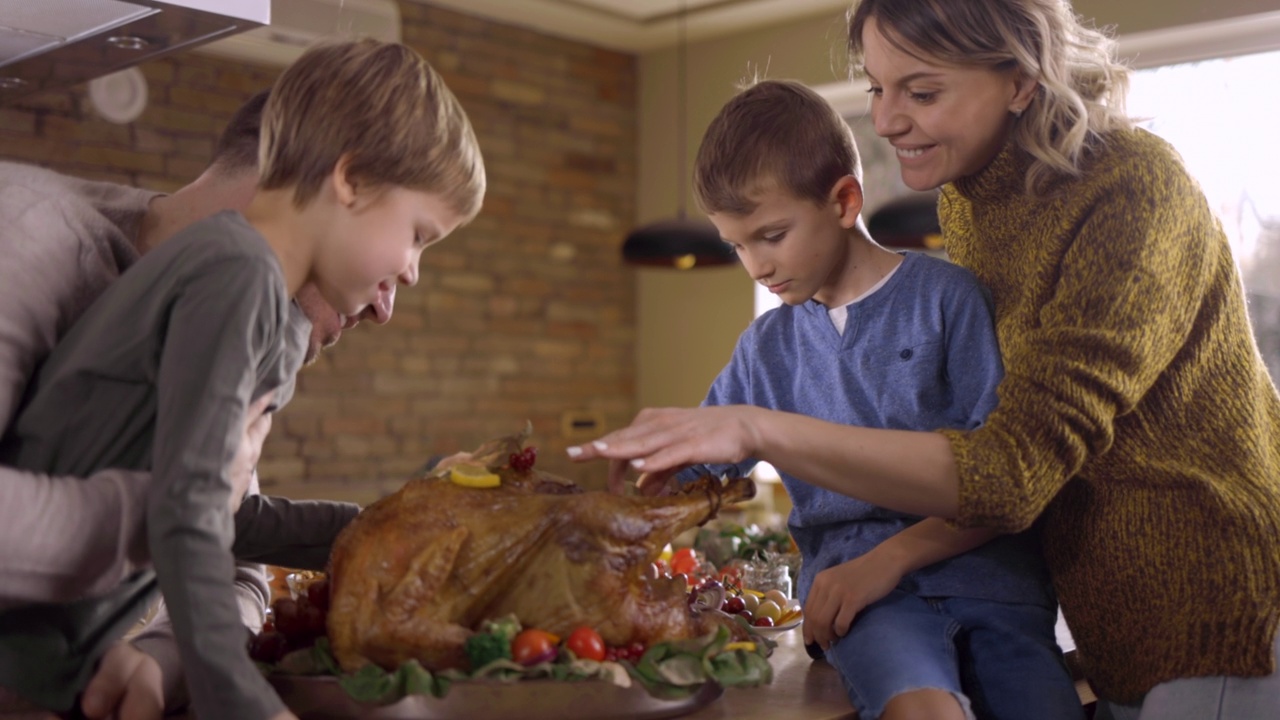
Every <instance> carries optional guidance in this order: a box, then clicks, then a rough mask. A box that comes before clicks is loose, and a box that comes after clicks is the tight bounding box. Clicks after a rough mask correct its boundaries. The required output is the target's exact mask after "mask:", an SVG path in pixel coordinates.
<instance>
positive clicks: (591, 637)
mask: <svg viewBox="0 0 1280 720" xmlns="http://www.w3.org/2000/svg"><path fill="white" fill-rule="evenodd" d="M564 644H565V645H566V646H568V648H569V649H570V650H572V651H573V654H574V655H577V656H578V657H580V658H584V659H587V660H596V661H600V660H604V639H603V638H601V637H600V633H598V632H596V631H595V630H594V629H592V628H589V627H586V626H585V625H584V626H583V627H580V628H578V629H577V630H574V631H573V632H571V633H569V639H568V640H566V641H565V643H564Z"/></svg>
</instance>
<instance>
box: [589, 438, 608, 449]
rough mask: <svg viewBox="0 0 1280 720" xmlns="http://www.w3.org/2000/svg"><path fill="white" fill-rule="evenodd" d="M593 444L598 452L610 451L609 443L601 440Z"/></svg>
mask: <svg viewBox="0 0 1280 720" xmlns="http://www.w3.org/2000/svg"><path fill="white" fill-rule="evenodd" d="M591 444H592V445H593V446H595V449H597V450H608V449H609V443H607V442H603V441H600V440H596V441H594V442H592V443H591Z"/></svg>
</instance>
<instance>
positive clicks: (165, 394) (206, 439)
mask: <svg viewBox="0 0 1280 720" xmlns="http://www.w3.org/2000/svg"><path fill="white" fill-rule="evenodd" d="M272 288H278V293H273V292H271V290H272ZM283 295H284V292H283V287H282V278H281V277H280V276H279V270H278V268H274V267H270V266H269V265H268V263H266V262H264V261H259V262H256V263H252V264H249V266H248V267H246V263H243V262H229V261H228V262H218V263H214V264H210V265H208V266H207V267H206V268H204V269H203V271H202V272H201V273H200V274H198V275H196V276H195V277H194V278H193V279H192V280H191V281H190V284H189V285H188V286H187V287H186V288H184V290H183V291H182V292H181V294H180V295H179V296H178V297H177V299H176V301H175V304H174V306H173V308H172V311H171V313H170V315H169V321H168V326H167V328H166V336H165V341H164V350H163V354H162V357H161V361H160V366H159V377H158V378H157V388H158V403H157V416H156V432H155V444H154V450H153V455H152V462H153V466H152V482H153V484H154V486H153V488H152V492H151V493H150V494H149V497H148V504H147V530H148V541H149V545H150V547H151V551H152V559H153V561H154V564H155V569H156V575H157V578H158V579H159V582H160V589H161V591H162V593H163V595H164V597H165V602H166V603H167V604H168V607H169V612H170V616H171V618H172V622H173V627H174V630H175V634H176V636H177V639H178V648H179V651H180V654H181V658H182V663H183V666H184V667H185V668H186V675H187V686H188V689H189V691H190V693H191V699H192V701H193V704H194V706H195V709H196V711H197V713H198V714H200V715H201V716H203V717H234V718H243V719H244V720H258V719H260V718H270V717H272V716H274V715H276V714H277V713H279V712H281V711H283V710H284V705H283V704H282V703H281V702H280V699H279V698H278V697H277V696H276V695H275V693H274V692H273V691H272V690H271V688H270V686H269V685H268V684H267V682H266V680H265V679H263V677H262V676H261V674H259V673H258V671H257V669H256V668H255V667H254V665H253V663H252V662H250V660H249V657H248V654H247V653H246V651H245V641H246V635H245V631H244V627H243V626H242V625H241V624H240V617H239V612H238V609H237V604H236V598H235V593H234V592H233V590H232V583H231V580H232V578H233V577H234V573H235V568H234V562H233V559H232V554H231V544H232V535H233V526H232V516H231V510H230V495H231V483H230V481H229V479H228V478H227V476H226V468H227V467H228V466H229V464H230V462H231V459H232V457H233V456H234V454H235V452H236V447H237V445H238V444H239V442H240V438H241V435H242V429H243V424H244V417H245V412H246V409H247V406H248V404H249V403H250V401H251V400H252V399H253V398H252V395H253V393H254V391H255V388H256V387H258V386H259V384H260V382H261V380H262V379H261V378H259V377H258V374H259V370H260V369H261V368H264V367H270V366H271V365H272V364H273V362H275V361H277V360H278V358H273V354H276V355H278V353H279V349H280V347H281V346H282V343H281V335H280V331H281V328H280V325H281V324H282V322H283V320H282V319H283V317H284V315H283V313H284V310H283V305H281V303H283V302H287V301H286V300H285V299H284V297H283ZM277 305H279V307H276V306H277Z"/></svg>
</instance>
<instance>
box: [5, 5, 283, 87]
mask: <svg viewBox="0 0 1280 720" xmlns="http://www.w3.org/2000/svg"><path fill="white" fill-rule="evenodd" d="M270 21H271V0H164V1H163V2H161V1H160V0H0V104H4V103H6V102H11V101H12V100H14V99H16V98H19V97H23V96H26V95H31V94H33V93H38V92H42V91H45V90H50V89H54V88H60V87H66V86H68V85H75V84H77V83H81V82H84V81H86V80H91V79H93V78H95V77H100V76H102V75H107V74H109V73H112V72H115V71H117V70H121V69H123V68H126V67H128V66H130V65H136V64H137V63H140V62H143V61H145V60H154V59H155V58H158V57H161V56H163V55H168V54H169V53H172V52H176V51H178V50H185V49H188V48H191V47H194V46H196V45H201V44H204V43H206V42H209V41H211V40H217V39H219V38H224V37H227V36H229V35H234V34H235V33H238V32H242V31H244V30H249V29H251V28H255V27H258V26H260V25H266V24H268V23H269V22H270Z"/></svg>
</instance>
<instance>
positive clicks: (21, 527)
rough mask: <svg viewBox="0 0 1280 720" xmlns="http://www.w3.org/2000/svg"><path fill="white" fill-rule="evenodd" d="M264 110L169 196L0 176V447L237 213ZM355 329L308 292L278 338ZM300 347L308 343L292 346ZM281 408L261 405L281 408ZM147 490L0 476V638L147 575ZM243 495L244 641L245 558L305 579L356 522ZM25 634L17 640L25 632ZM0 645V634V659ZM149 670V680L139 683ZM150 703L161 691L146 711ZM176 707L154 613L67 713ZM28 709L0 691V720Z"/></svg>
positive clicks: (256, 109)
mask: <svg viewBox="0 0 1280 720" xmlns="http://www.w3.org/2000/svg"><path fill="white" fill-rule="evenodd" d="M266 97H267V93H265V92H262V93H259V94H258V95H256V96H255V97H253V98H251V99H250V100H249V101H247V102H246V103H245V104H244V105H243V106H242V107H241V108H240V110H238V111H237V112H236V114H235V116H234V117H233V118H232V119H231V121H230V122H229V123H228V125H227V127H226V128H225V130H224V131H223V133H222V135H221V136H220V137H219V138H218V141H217V143H216V146H215V151H214V159H213V162H212V163H211V165H210V167H209V168H208V169H207V170H206V171H205V172H204V173H203V174H202V175H201V176H200V177H199V178H197V179H196V180H194V181H193V182H192V183H190V184H189V185H187V186H186V187H183V188H182V189H180V190H178V191H177V192H176V193H174V194H173V195H168V196H163V195H159V194H157V193H154V192H150V191H146V190H140V189H137V188H133V187H128V186H124V185H117V184H113V183H103V182H94V181H88V180H81V179H78V178H74V177H68V176H65V175H60V174H57V173H54V172H51V171H48V170H44V169H42V168H38V167H34V166H30V165H19V164H13V163H0V218H4V220H3V222H2V223H0V225H3V228H4V229H3V232H2V234H0V247H2V249H3V251H4V255H5V257H6V262H5V263H4V265H3V267H0V299H3V305H4V307H5V308H6V310H5V312H4V313H3V314H2V315H0V435H2V434H3V433H4V432H5V431H6V430H7V429H8V427H9V424H10V421H11V420H12V419H14V414H15V412H16V410H17V408H18V405H19V402H20V401H21V399H22V398H23V396H24V394H25V390H26V388H27V386H28V384H29V383H31V381H32V380H33V376H34V374H35V371H36V368H37V367H38V366H39V364H40V363H41V362H43V360H44V359H45V358H46V357H47V356H48V355H49V353H50V352H51V351H52V348H53V346H54V344H55V343H56V342H57V341H59V340H60V339H61V338H62V337H63V336H64V335H65V334H66V333H67V332H68V331H69V329H70V326H71V325H72V324H73V323H74V322H75V321H76V320H77V319H78V318H79V316H80V315H81V314H82V313H83V312H84V310H85V309H86V308H87V306H88V305H89V304H90V303H91V302H92V301H93V300H94V299H96V298H97V297H98V296H99V295H100V294H101V293H102V292H103V291H104V290H105V289H106V287H107V286H108V285H109V284H110V283H112V282H114V281H115V280H116V279H117V277H118V276H119V275H120V273H122V272H124V271H125V270H127V269H128V268H129V267H130V266H131V265H132V264H133V263H134V262H136V261H137V260H138V258H139V257H140V255H141V254H142V253H145V252H147V251H148V250H149V249H153V248H155V247H158V246H160V245H161V244H162V242H163V241H164V240H165V239H167V238H168V237H169V236H170V235H172V233H173V232H175V231H176V230H177V229H181V227H182V226H184V225H186V224H188V223H190V222H192V221H193V220H195V219H198V218H201V217H204V216H207V215H208V214H211V213H213V212H216V211H217V210H220V209H222V208H228V207H245V206H247V205H248V203H249V200H250V198H252V196H253V194H254V192H255V191H256V185H257V178H258V171H257V161H258V158H257V155H258V139H259V128H260V125H261V118H262V108H263V105H264V104H265V102H266ZM393 291H394V286H392V287H391V288H389V289H388V291H387V292H386V293H384V295H383V297H381V298H380V301H379V302H378V303H376V305H375V307H374V308H373V309H371V311H370V312H368V313H366V315H367V316H368V317H369V318H370V319H372V320H373V321H374V322H378V323H384V322H386V320H387V319H389V317H390V313H391V310H392V305H393V303H394V292H393ZM360 319H364V316H361V317H359V318H354V319H351V320H347V319H345V318H343V317H342V316H339V315H338V314H337V313H336V312H335V311H334V310H333V309H332V308H331V307H329V306H328V305H327V303H325V301H324V300H323V298H322V297H320V295H319V293H318V292H317V291H316V290H315V289H314V288H313V287H308V288H304V289H303V291H301V292H299V294H298V299H297V304H296V306H295V307H294V308H293V312H292V316H291V319H290V321H291V325H292V326H293V327H294V329H295V331H294V332H292V333H290V336H291V338H292V339H293V340H294V341H295V342H296V343H297V344H298V346H297V347H296V348H292V349H291V351H293V352H297V353H300V354H305V355H306V356H307V357H313V356H314V355H315V354H316V353H318V352H319V350H320V348H321V347H322V346H324V345H328V344H331V343H332V342H334V341H336V340H337V337H338V335H340V334H341V331H342V330H343V329H346V328H347V327H349V326H350V325H352V324H354V322H356V321H358V320H360ZM308 331H309V332H310V336H309V337H303V336H305V335H307V333H308ZM304 343H305V345H304ZM285 396H286V395H285V394H282V395H281V398H279V399H277V398H274V397H267V398H264V399H263V400H264V401H269V402H274V403H275V404H276V405H282V404H283V402H282V401H283V400H284V399H285ZM262 405H265V403H264V402H260V403H258V404H256V405H255V407H254V408H253V409H252V410H251V413H250V416H249V418H247V420H246V422H247V426H246V434H245V437H244V439H243V440H242V442H241V443H240V448H239V454H238V455H237V458H236V465H237V469H236V470H235V471H234V472H233V473H232V475H233V477H235V476H236V475H237V474H239V475H242V476H243V479H242V480H239V481H236V482H238V483H240V484H243V483H244V482H248V481H249V478H250V476H251V475H252V468H253V465H254V462H255V459H256V456H257V452H258V449H259V448H260V447H261V441H262V438H263V437H264V436H265V434H266V432H267V430H268V429H269V428H270V424H271V420H270V416H269V415H264V414H263V408H262V407H261V406H262ZM149 481H150V473H147V472H140V471H132V470H125V469H119V468H106V469H103V470H100V471H98V472H95V473H93V474H91V475H88V476H85V477H78V476H70V475H57V476H54V475H49V474H47V473H40V474H37V473H33V472H31V471H25V470H21V469H18V468H14V467H6V466H3V465H0V548H2V549H3V551H2V552H0V627H2V626H5V625H6V622H7V620H6V618H5V617H4V609H8V608H15V607H21V606H24V605H29V604H32V603H50V602H70V601H73V600H76V599H79V598H84V597H95V596H100V595H102V594H104V593H106V592H107V591H109V590H112V589H113V588H116V587H117V586H119V585H120V583H121V582H122V581H123V580H124V579H125V578H127V577H128V576H129V574H130V573H132V572H133V571H135V570H138V569H140V568H145V567H146V566H148V565H149V564H150V559H149V552H148V549H147V547H146V538H145V530H144V527H143V526H144V523H143V515H144V501H143V499H144V497H145V492H146V489H147V487H148V484H149ZM251 492H252V493H253V494H254V497H252V498H251V499H249V500H248V501H247V502H246V503H245V504H244V505H242V508H241V511H240V512H239V513H237V515H236V521H237V525H238V526H241V527H242V529H243V530H244V532H240V533H238V534H237V545H236V554H237V557H238V558H240V559H241V560H242V561H241V562H238V563H237V565H236V591H237V593H238V596H237V601H238V605H239V609H240V613H241V621H242V623H243V624H244V625H245V627H247V628H250V629H255V630H256V629H257V628H258V627H259V626H260V625H261V623H262V620H263V614H264V611H265V610H266V605H267V602H268V599H269V595H270V589H269V587H268V585H267V580H266V575H265V572H264V570H263V568H262V566H261V565H260V564H257V563H251V562H244V561H243V558H245V557H260V558H263V559H269V560H270V561H272V562H275V563H279V564H284V565H287V566H290V567H304V568H313V569H318V568H320V567H322V566H323V564H324V561H325V560H324V558H325V556H326V555H327V551H328V547H329V545H330V543H331V542H332V539H333V537H334V535H336V533H337V532H338V531H339V530H340V529H341V528H342V527H343V526H345V524H346V522H347V521H349V520H350V518H351V517H354V515H355V514H356V513H357V512H358V511H359V508H358V507H357V506H355V505H352V504H350V503H332V502H307V503H289V502H287V501H281V500H280V499H269V498H264V497H257V496H256V493H257V490H256V483H251ZM23 615H29V612H25V613H21V614H20V615H19V617H22V616H23ZM24 629H25V631H26V632H31V628H30V626H29V625H28V626H27V627H26V628H24ZM12 639H13V638H12V637H11V636H10V635H7V634H0V643H7V642H8V641H10V640H12ZM107 640H109V638H104V642H105V641H107ZM139 650H141V651H143V652H144V653H145V657H144V656H142V655H139V654H138V651H139ZM18 657H19V661H20V662H22V663H23V664H24V665H31V664H30V663H27V662H26V660H27V658H26V657H25V656H21V655H19V656H18ZM149 663H150V664H152V665H153V666H154V669H155V670H158V671H159V672H158V673H154V674H153V672H152V671H151V670H148V669H146V668H145V665H147V664H149ZM129 668H132V670H130V669H129ZM43 670H45V671H46V673H47V674H46V675H45V676H46V677H48V678H49V681H50V682H49V685H50V686H51V687H52V689H53V690H54V691H55V692H56V693H58V694H59V695H63V696H66V697H68V698H69V697H70V693H71V685H72V683H63V682H59V678H58V677H57V676H56V673H52V672H49V668H43ZM153 683H156V684H158V686H157V685H153ZM156 690H161V691H162V692H161V693H160V694H159V696H157V695H156ZM185 695H186V692H185V687H184V685H183V682H182V674H181V666H180V663H179V661H178V650H177V646H176V644H175V642H174V637H173V630H172V627H171V623H170V622H169V618H168V614H167V612H165V611H164V609H163V608H161V610H160V612H159V613H157V614H156V615H155V617H154V618H153V619H152V620H151V621H150V622H149V623H148V625H147V627H146V628H144V629H143V630H142V632H141V633H140V634H138V635H137V636H135V637H134V638H133V639H132V640H131V641H130V642H115V643H114V644H113V645H112V647H111V649H110V650H109V651H108V653H107V654H106V655H104V657H103V660H102V661H101V663H100V664H99V666H98V667H97V669H96V671H95V675H94V679H93V680H92V681H91V682H90V683H89V685H88V687H86V690H85V693H84V696H83V698H82V699H81V704H82V706H83V708H84V711H85V712H86V713H89V714H91V715H92V716H93V717H102V716H106V715H107V714H108V713H109V712H110V711H111V710H112V708H113V707H115V706H117V705H122V704H126V705H127V704H133V706H134V707H136V703H137V699H138V698H147V699H151V698H157V699H162V700H163V702H164V703H165V707H166V708H168V709H171V710H172V709H177V708H179V707H181V706H182V705H183V704H184V703H185ZM131 698H133V699H132V700H131ZM55 704H56V705H58V706H61V705H63V704H64V703H55ZM31 709H32V708H31V706H30V703H28V702H24V701H22V700H21V699H20V698H15V697H13V695H12V693H8V692H6V690H5V689H4V688H3V687H0V715H3V714H4V713H6V712H15V711H17V712H21V711H24V710H31ZM157 712H158V709H157Z"/></svg>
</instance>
